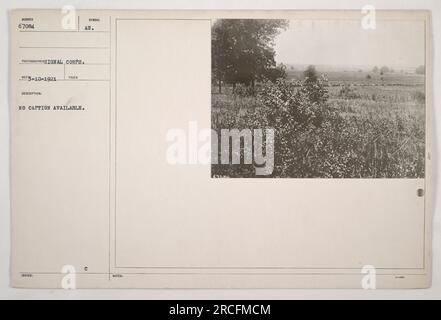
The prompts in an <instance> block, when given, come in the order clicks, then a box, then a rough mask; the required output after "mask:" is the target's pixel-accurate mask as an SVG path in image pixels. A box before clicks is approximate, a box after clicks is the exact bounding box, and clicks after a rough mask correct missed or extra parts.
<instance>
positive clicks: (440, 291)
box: [0, 0, 441, 299]
mask: <svg viewBox="0 0 441 320" xmlns="http://www.w3.org/2000/svg"><path fill="white" fill-rule="evenodd" d="M367 4H370V5H374V6H375V7H376V8H377V9H429V10H431V11H432V23H433V51H434V55H433V57H434V61H433V71H434V74H433V80H434V81H433V83H434V89H435V88H439V87H440V84H441V79H440V76H441V72H440V69H439V68H437V65H438V62H439V61H441V55H440V52H441V46H440V41H439V40H441V37H440V33H439V32H440V30H441V1H439V0H407V1H405V2H404V1H402V0H370V1H360V0H339V1H337V0H334V1H330V0H296V1H295V2H293V1H292V0H291V1H290V0H271V1H259V0H243V1H237V0H223V1H208V0H205V1H204V0H192V1H186V2H185V3H183V2H182V1H179V0H167V1H162V2H158V1H152V0H147V1H142V0H132V1H124V0H113V1H111V2H110V1H105V0H89V1H85V0H77V1H75V0H73V1H60V0H58V1H57V0H15V1H12V0H2V1H1V2H0V11H1V18H2V19H0V30H1V31H0V32H1V41H2V42H3V43H2V45H1V47H0V70H2V71H3V72H1V74H0V90H1V91H0V298H6V299H18V298H24V299H31V298H32V299H51V298H53V299H63V298H67V299H80V298H81V299H93V298H109V299H114V298H131V299H304V298H309V299H329V298H335V299H348V298H351V299H391V298H394V299H395V298H398V299H400V298H401V299H410V298H415V299H439V298H441V265H440V256H441V214H440V213H439V212H437V211H438V210H437V201H436V200H437V199H436V195H437V189H438V188H437V186H436V185H437V180H438V179H437V177H436V172H437V170H436V169H437V167H438V164H439V162H436V163H435V164H434V168H433V175H434V179H433V180H434V183H435V186H434V187H435V190H434V191H435V192H433V194H434V198H435V201H434V206H433V208H434V213H435V216H434V217H433V269H432V270H433V282H432V288H430V289H423V290H376V291H364V290H343V289H339V290H316V289H308V290H299V289H293V290H286V289H284V290H250V289H243V290H237V289H236V290H227V289H219V290H200V289H198V290H191V289H188V290H182V289H181V290H77V291H63V290H35V289H33V290H26V289H12V288H10V287H9V247H10V229H9V225H10V213H9V111H8V109H9V107H8V98H9V96H8V92H9V88H8V73H7V72H5V71H6V70H8V68H9V63H8V52H9V46H8V42H9V30H8V22H9V20H8V10H9V9H13V8H61V7H62V6H63V5H74V6H75V7H77V8H78V9H94V8H96V9H274V10H275V9H322V10H323V9H356V10H358V9H361V7H363V6H364V5H367ZM433 94H434V97H433V99H434V100H433V105H434V110H433V113H432V114H433V119H434V120H433V121H434V127H433V128H434V148H433V149H434V150H433V151H434V158H435V157H436V155H437V141H438V139H437V138H438V137H440V133H439V131H438V130H437V126H436V125H437V124H441V118H440V115H439V112H438V111H437V110H436V106H437V101H441V96H440V94H441V93H440V91H439V90H434V91H433ZM436 158H437V157H436ZM437 161H439V160H437Z"/></svg>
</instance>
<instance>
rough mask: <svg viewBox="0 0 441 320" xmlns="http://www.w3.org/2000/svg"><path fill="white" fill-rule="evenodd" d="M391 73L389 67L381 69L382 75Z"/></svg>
mask: <svg viewBox="0 0 441 320" xmlns="http://www.w3.org/2000/svg"><path fill="white" fill-rule="evenodd" d="M389 71H390V70H389V67H387V66H382V67H381V69H380V73H381V74H385V73H388V72H389Z"/></svg>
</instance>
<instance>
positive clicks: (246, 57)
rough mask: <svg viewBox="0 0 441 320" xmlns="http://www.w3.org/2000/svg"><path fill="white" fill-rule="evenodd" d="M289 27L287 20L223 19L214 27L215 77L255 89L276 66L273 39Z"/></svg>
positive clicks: (220, 86)
mask: <svg viewBox="0 0 441 320" xmlns="http://www.w3.org/2000/svg"><path fill="white" fill-rule="evenodd" d="M287 27H288V21H287V20H277V19H271V20H265V19H221V20H217V21H216V22H215V23H214V24H213V26H212V41H211V49H212V66H211V67H212V74H213V78H214V80H215V82H216V83H217V85H218V88H219V92H221V91H222V83H230V84H232V85H233V87H235V86H236V83H243V84H245V85H247V86H248V85H251V86H252V87H254V84H255V81H256V80H260V79H262V78H263V77H264V76H265V74H266V73H267V72H268V70H269V69H271V68H274V67H275V66H276V62H275V59H274V56H275V51H274V49H273V46H274V39H275V37H276V36H277V35H278V34H279V33H280V32H281V30H285V29H286V28H287Z"/></svg>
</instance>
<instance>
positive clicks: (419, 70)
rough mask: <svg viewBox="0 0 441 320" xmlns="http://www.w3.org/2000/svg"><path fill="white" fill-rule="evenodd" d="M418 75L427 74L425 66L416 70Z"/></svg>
mask: <svg viewBox="0 0 441 320" xmlns="http://www.w3.org/2000/svg"><path fill="white" fill-rule="evenodd" d="M415 73H416V74H425V73H426V67H425V66H419V67H418V68H416V69H415Z"/></svg>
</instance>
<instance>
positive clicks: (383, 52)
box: [211, 19, 426, 178]
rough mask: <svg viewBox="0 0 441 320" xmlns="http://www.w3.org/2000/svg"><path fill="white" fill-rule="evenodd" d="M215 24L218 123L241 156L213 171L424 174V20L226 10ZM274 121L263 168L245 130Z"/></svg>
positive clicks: (244, 174)
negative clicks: (241, 14)
mask: <svg viewBox="0 0 441 320" xmlns="http://www.w3.org/2000/svg"><path fill="white" fill-rule="evenodd" d="M211 32H212V38H211V45H212V48H211V49H212V50H211V52H212V60H211V61H212V94H211V99H212V100H211V123H212V129H213V130H214V131H216V132H221V131H222V130H224V131H225V130H226V129H229V130H230V131H231V130H233V129H234V130H236V131H235V132H236V133H237V132H239V134H238V135H236V137H233V135H231V139H236V140H240V141H241V147H240V149H239V150H232V152H231V155H232V157H233V158H234V156H236V157H237V159H238V158H239V157H240V158H241V161H240V162H239V161H237V159H236V161H234V160H233V161H223V162H219V163H213V164H212V171H211V175H212V177H215V178H218V177H231V178H251V177H271V178H423V177H424V176H425V172H424V171H425V162H424V158H425V157H424V155H425V101H426V94H425V25H424V21H419V20H377V21H376V22H375V24H374V25H372V26H369V25H367V26H364V25H363V21H360V20H357V19H355V20H350V19H347V20H345V19H341V20H332V19H329V20H328V19H317V20H280V19H268V20H265V19H222V20H214V21H213V22H212V29H211ZM269 128H270V129H272V130H274V141H269V140H268V139H263V140H264V144H265V143H268V142H273V147H271V148H266V151H267V152H273V153H274V154H273V155H272V156H273V164H272V165H271V167H270V168H271V169H272V170H271V172H267V174H266V175H258V174H257V173H256V168H258V166H259V163H256V162H255V161H254V162H250V161H248V162H247V161H246V160H247V156H246V153H247V151H249V152H251V151H250V150H251V147H248V146H247V142H248V141H251V138H250V137H249V138H250V139H247V137H246V133H247V132H248V133H250V134H251V132H254V130H255V129H259V130H263V132H265V130H266V129H269ZM233 145H234V142H233ZM236 145H237V141H236ZM254 148H256V146H254ZM263 149H265V148H263ZM218 151H219V153H221V147H219V149H218ZM255 151H256V150H254V152H255ZM239 153H240V154H239ZM263 153H265V152H263ZM228 156H230V154H227V157H225V156H224V159H228ZM219 158H221V157H219ZM248 158H251V157H248ZM267 158H270V157H268V155H267ZM229 160H230V159H229Z"/></svg>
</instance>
